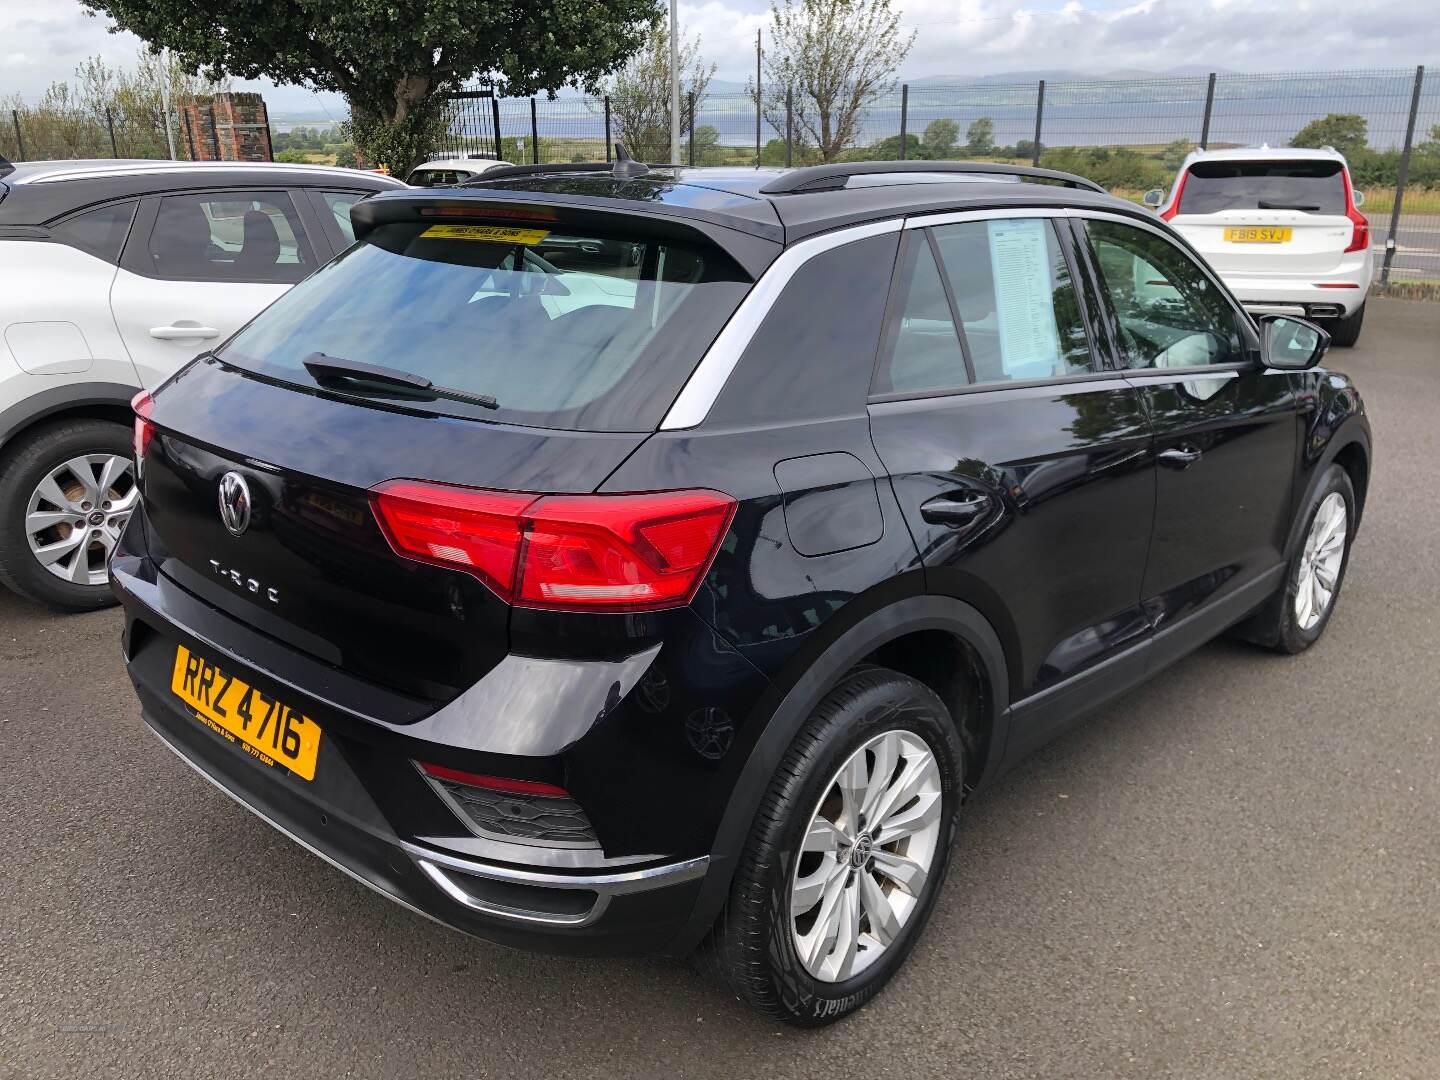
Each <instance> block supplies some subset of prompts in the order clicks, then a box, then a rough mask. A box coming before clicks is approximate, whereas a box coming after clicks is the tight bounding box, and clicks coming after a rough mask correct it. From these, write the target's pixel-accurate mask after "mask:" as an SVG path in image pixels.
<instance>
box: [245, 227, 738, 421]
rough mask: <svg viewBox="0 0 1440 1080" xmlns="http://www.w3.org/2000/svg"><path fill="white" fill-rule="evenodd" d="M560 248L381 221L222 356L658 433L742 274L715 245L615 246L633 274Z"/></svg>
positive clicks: (497, 230)
mask: <svg viewBox="0 0 1440 1080" xmlns="http://www.w3.org/2000/svg"><path fill="white" fill-rule="evenodd" d="M592 235H593V234H592V233H590V232H589V231H588V230H587V232H586V234H585V236H586V237H587V238H588V237H590V236H592ZM550 237H555V238H556V240H557V241H558V240H561V239H564V238H565V237H566V234H565V233H564V231H563V229H553V230H546V229H545V228H543V227H540V228H528V229H527V228H515V227H513V226H497V227H492V228H482V227H479V226H476V225H473V224H472V225H463V224H450V223H447V224H434V225H427V224H415V225H410V224H396V225H385V226H382V227H381V228H378V229H376V230H374V231H373V232H371V233H370V234H369V235H368V236H367V237H366V238H365V239H364V240H363V241H362V242H361V243H359V244H357V245H356V246H354V247H352V248H351V249H350V250H349V251H348V252H346V253H345V254H343V255H341V256H340V257H339V258H338V259H336V260H335V261H334V262H332V263H330V264H329V265H328V266H326V267H325V268H324V269H322V270H321V271H320V272H319V273H317V274H315V275H314V276H313V277H311V278H310V279H308V280H307V281H305V282H303V283H302V284H301V285H300V286H299V287H297V288H295V289H292V290H291V291H290V292H289V293H287V294H286V295H285V296H284V297H282V298H281V299H280V300H279V301H277V302H276V303H275V304H273V305H272V306H271V307H270V308H268V309H267V310H266V311H265V312H264V313H263V314H262V315H261V316H260V317H259V318H258V319H256V321H255V322H253V323H251V324H250V326H248V327H246V328H245V329H244V330H243V331H241V333H240V334H239V335H238V336H237V337H235V338H234V339H233V341H232V342H231V343H230V344H229V345H228V346H226V348H225V349H224V350H223V352H222V354H221V355H222V358H223V359H224V360H226V361H227V362H230V363H234V364H237V365H239V366H241V367H248V368H252V369H255V370H260V371H264V372H266V373H269V374H272V375H276V376H279V377H281V378H286V379H292V380H294V381H296V382H300V383H302V384H304V385H314V379H313V378H312V376H311V375H310V373H309V372H307V371H306V370H305V367H304V361H305V359H306V357H308V356H310V354H312V353H315V352H322V353H326V354H327V355H329V356H333V357H340V358H343V359H346V360H356V361H361V362H364V363H369V364H377V365H381V366H383V367H388V368H398V369H401V370H404V371H408V372H412V373H415V374H419V375H423V376H425V377H426V378H428V379H430V380H431V381H432V382H434V383H437V384H439V385H442V386H448V387H453V388H457V389H461V390H466V391H469V392H471V393H475V394H486V395H490V396H493V397H495V398H496V399H498V401H499V403H500V407H499V409H497V410H489V409H485V408H483V407H481V406H475V405H469V404H466V403H463V402H453V401H447V400H443V399H442V400H432V401H429V402H425V401H417V402H416V403H415V404H416V407H418V408H427V409H432V410H434V411H437V412H444V413H450V414H454V415H462V416H474V417H477V418H480V419H485V420H502V421H508V422H511V423H521V424H533V425H536V426H541V427H563V428H570V429H575V430H590V431H641V430H650V429H653V428H654V427H655V426H656V424H658V422H659V420H660V418H661V416H663V415H664V411H665V409H666V408H667V407H668V406H669V404H670V402H671V401H673V400H674V397H675V394H676V393H678V392H679V388H680V386H681V385H682V384H683V382H684V380H685V378H686V377H687V376H688V375H689V374H690V372H691V371H692V370H693V368H694V366H695V364H696V363H697V362H698V361H699V359H700V357H701V355H703V353H704V351H705V348H706V346H708V345H709V343H710V341H711V340H712V339H713V338H714V336H715V334H716V333H718V332H719V329H720V327H721V326H722V325H723V324H724V322H725V320H726V319H727V318H729V316H730V314H731V312H733V311H734V309H735V306H736V305H737V304H738V303H739V300H740V298H741V297H742V296H743V295H744V293H745V291H746V288H747V287H748V285H747V283H746V281H745V279H744V277H743V275H742V274H741V272H740V270H739V269H738V268H737V267H736V266H735V265H734V263H733V262H732V261H731V260H730V259H729V258H728V257H727V256H726V255H725V254H724V253H723V252H721V251H719V250H718V249H715V248H711V247H701V246H695V245H688V244H679V243H670V242H661V241H656V240H654V239H650V238H637V237H634V236H615V237H611V238H610V239H611V240H614V241H616V242H617V243H622V244H624V245H626V248H627V250H635V251H636V252H637V257H636V259H635V261H634V262H633V263H631V264H630V266H629V268H628V270H627V271H626V272H625V273H623V274H622V273H615V272H612V273H595V272H590V271H576V270H562V269H560V268H558V267H556V266H554V265H552V264H550V263H548V262H547V261H546V260H544V259H543V258H541V257H540V256H539V255H538V254H536V252H535V250H534V248H535V247H536V246H537V245H539V244H540V243H541V242H543V241H547V240H549V239H550ZM576 239H579V238H576ZM349 386H350V384H347V388H349ZM359 389H360V390H361V391H362V392H367V393H368V392H371V391H374V390H376V389H377V388H374V387H369V388H366V387H359ZM385 393H387V394H388V395H389V396H391V397H393V396H394V391H393V390H391V391H385Z"/></svg>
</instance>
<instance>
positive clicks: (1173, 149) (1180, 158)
mask: <svg viewBox="0 0 1440 1080" xmlns="http://www.w3.org/2000/svg"><path fill="white" fill-rule="evenodd" d="M1194 149H1195V144H1194V143H1192V142H1191V141H1190V140H1189V139H1176V140H1175V141H1174V142H1171V143H1168V144H1167V145H1166V147H1165V149H1164V150H1162V151H1160V163H1161V164H1162V165H1164V166H1165V167H1166V168H1167V169H1178V168H1180V166H1181V165H1183V164H1184V163H1185V158H1186V157H1187V156H1188V155H1189V153H1190V151H1191V150H1194Z"/></svg>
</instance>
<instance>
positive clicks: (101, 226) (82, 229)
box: [50, 199, 136, 263]
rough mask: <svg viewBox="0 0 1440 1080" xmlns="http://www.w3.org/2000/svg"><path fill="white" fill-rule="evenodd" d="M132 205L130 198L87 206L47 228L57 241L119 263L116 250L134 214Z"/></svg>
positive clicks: (132, 201) (133, 202)
mask: <svg viewBox="0 0 1440 1080" xmlns="http://www.w3.org/2000/svg"><path fill="white" fill-rule="evenodd" d="M135 205H136V204H135V201H134V200H133V199H132V200H130V201H128V202H123V203H113V204H111V205H110V206H101V207H98V208H97V209H95V210H87V211H86V212H85V213H83V214H76V215H75V216H74V217H72V218H67V219H66V220H65V221H62V222H61V223H60V224H59V225H53V226H51V228H50V232H51V234H52V235H53V236H54V237H55V238H56V239H57V240H59V241H60V242H61V243H64V244H69V245H70V246H71V247H74V248H79V249H80V250H81V251H84V252H87V253H88V254H91V255H94V256H95V257H96V258H99V259H104V260H105V261H106V262H108V263H119V261H120V250H121V249H122V248H123V247H124V246H125V236H126V234H127V233H128V232H129V231H130V221H131V219H132V218H133V217H134V216H135Z"/></svg>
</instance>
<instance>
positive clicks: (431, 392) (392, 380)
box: [301, 352, 500, 409]
mask: <svg viewBox="0 0 1440 1080" xmlns="http://www.w3.org/2000/svg"><path fill="white" fill-rule="evenodd" d="M301 363H302V364H304V365H305V370H306V371H308V372H309V373H310V374H311V375H313V376H314V377H315V378H316V379H349V380H351V381H356V382H369V383H378V384H379V385H381V386H393V387H396V388H397V389H400V390H409V391H411V392H412V393H414V394H416V395H419V396H422V397H424V396H428V397H437V398H449V399H451V400H453V401H466V402H469V403H470V404H471V405H479V406H480V407H481V408H485V409H498V408H499V407H500V403H499V402H498V401H496V400H495V399H494V398H493V397H491V396H490V395H489V394H472V393H470V391H468V390H456V389H455V388H454V387H450V386H436V385H435V384H434V383H432V382H431V381H430V380H429V379H427V378H425V376H424V375H414V374H412V373H411V372H408V371H401V370H399V369H398V368H390V367H382V366H381V365H379V364H366V363H363V362H362V361H359V360H346V359H345V358H344V357H343V356H327V355H326V354H325V353H323V352H313V353H311V354H310V355H309V356H307V357H305V359H304V360H302V361H301Z"/></svg>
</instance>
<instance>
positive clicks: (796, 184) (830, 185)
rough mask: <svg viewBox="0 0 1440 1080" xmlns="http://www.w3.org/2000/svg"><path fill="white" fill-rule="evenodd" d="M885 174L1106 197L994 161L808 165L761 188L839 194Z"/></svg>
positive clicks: (1073, 179)
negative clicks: (1018, 181) (985, 180)
mask: <svg viewBox="0 0 1440 1080" xmlns="http://www.w3.org/2000/svg"><path fill="white" fill-rule="evenodd" d="M885 173H956V174H960V175H963V174H967V173H968V174H969V175H971V176H1018V177H1024V178H1028V179H1031V180H1053V181H1055V182H1056V183H1060V184H1064V185H1065V186H1066V187H1074V188H1085V189H1086V190H1087V191H1098V192H1099V193H1100V194H1102V195H1104V194H1106V192H1105V189H1104V188H1103V187H1101V186H1100V185H1099V184H1097V183H1095V181H1093V180H1086V179H1085V178H1084V177H1083V176H1076V175H1075V174H1074V173H1067V172H1059V171H1057V170H1055V169H1035V168H1031V167H1030V166H1029V165H1004V164H1001V163H999V162H991V161H837V162H836V163H835V164H833V165H806V166H803V167H802V168H798V169H788V170H786V171H785V172H784V173H781V174H780V175H779V176H778V177H776V178H775V179H774V180H771V181H770V182H769V183H768V184H766V185H765V186H764V187H762V188H761V189H760V191H761V193H762V194H765V195H800V194H803V193H805V192H807V191H836V190H838V189H839V188H843V187H844V186H845V181H846V180H848V179H849V178H850V177H852V176H876V175H883V174H885Z"/></svg>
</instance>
